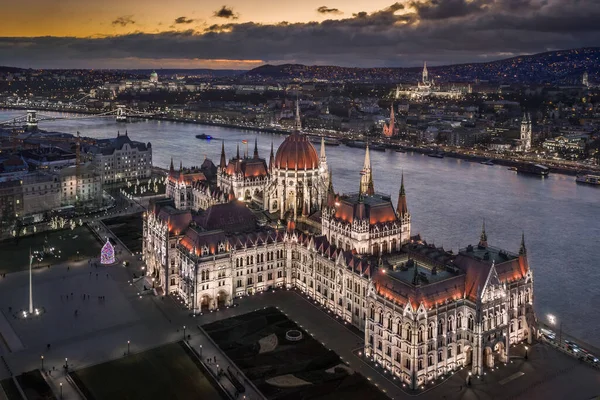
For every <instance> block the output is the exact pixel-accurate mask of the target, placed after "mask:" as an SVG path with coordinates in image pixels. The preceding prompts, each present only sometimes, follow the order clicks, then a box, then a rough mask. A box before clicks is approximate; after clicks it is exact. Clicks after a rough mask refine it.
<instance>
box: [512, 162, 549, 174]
mask: <svg viewBox="0 0 600 400" xmlns="http://www.w3.org/2000/svg"><path fill="white" fill-rule="evenodd" d="M517 173H518V174H527V175H537V176H548V174H549V173H550V168H548V167H546V166H545V165H541V164H524V165H520V166H518V167H517Z"/></svg>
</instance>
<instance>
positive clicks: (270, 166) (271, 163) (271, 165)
mask: <svg viewBox="0 0 600 400" xmlns="http://www.w3.org/2000/svg"><path fill="white" fill-rule="evenodd" d="M274 162H275V155H274V154H273V141H272V140H271V155H270V156H269V171H270V170H272V169H273V163H274Z"/></svg>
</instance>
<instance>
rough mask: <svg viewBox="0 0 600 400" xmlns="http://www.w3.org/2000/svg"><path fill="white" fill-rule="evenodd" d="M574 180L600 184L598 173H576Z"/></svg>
mask: <svg viewBox="0 0 600 400" xmlns="http://www.w3.org/2000/svg"><path fill="white" fill-rule="evenodd" d="M575 182H577V183H581V184H584V185H592V186H600V175H590V174H587V175H577V178H575Z"/></svg>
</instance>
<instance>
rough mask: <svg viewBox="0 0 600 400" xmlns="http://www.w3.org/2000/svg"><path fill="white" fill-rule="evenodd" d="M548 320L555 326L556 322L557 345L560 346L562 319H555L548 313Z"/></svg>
mask: <svg viewBox="0 0 600 400" xmlns="http://www.w3.org/2000/svg"><path fill="white" fill-rule="evenodd" d="M548 321H549V322H550V324H551V325H553V326H556V323H557V322H558V345H559V346H561V347H562V321H557V319H556V317H555V316H554V315H552V314H548Z"/></svg>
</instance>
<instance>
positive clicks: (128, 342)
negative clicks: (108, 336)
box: [127, 340, 131, 355]
mask: <svg viewBox="0 0 600 400" xmlns="http://www.w3.org/2000/svg"><path fill="white" fill-rule="evenodd" d="M130 343H131V342H130V341H129V340H128V341H127V355H129V344H130Z"/></svg>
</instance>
